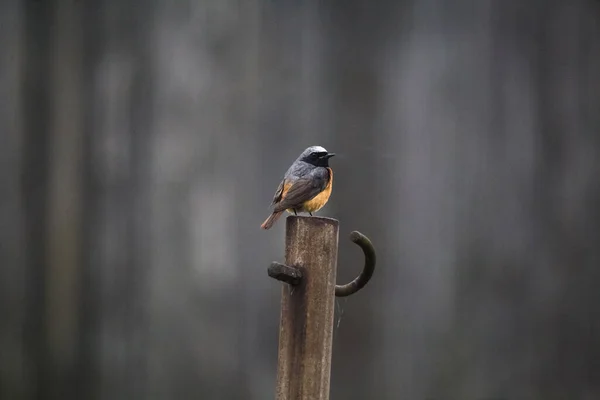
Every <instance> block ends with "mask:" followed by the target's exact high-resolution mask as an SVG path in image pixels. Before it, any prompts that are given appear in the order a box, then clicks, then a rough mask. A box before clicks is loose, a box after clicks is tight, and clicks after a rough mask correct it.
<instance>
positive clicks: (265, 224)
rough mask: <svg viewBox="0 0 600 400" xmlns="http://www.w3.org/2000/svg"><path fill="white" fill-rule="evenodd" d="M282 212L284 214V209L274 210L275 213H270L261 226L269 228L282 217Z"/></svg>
mask: <svg viewBox="0 0 600 400" xmlns="http://www.w3.org/2000/svg"><path fill="white" fill-rule="evenodd" d="M281 214H283V211H278V212H274V213H273V214H271V215H269V218H267V219H266V220H265V222H263V223H262V225H261V226H260V227H261V228H262V229H269V228H270V227H272V226H273V224H274V223H275V222H277V220H278V219H279V217H281Z"/></svg>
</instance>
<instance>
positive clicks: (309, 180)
mask: <svg viewBox="0 0 600 400" xmlns="http://www.w3.org/2000/svg"><path fill="white" fill-rule="evenodd" d="M328 180H329V171H327V169H325V168H318V169H316V170H315V171H313V172H312V173H311V174H310V175H309V176H308V177H306V178H299V179H297V180H295V181H294V182H293V183H292V185H291V186H290V188H289V189H288V190H287V191H286V192H285V194H284V195H283V199H282V200H281V201H280V202H279V203H278V204H277V205H276V206H275V208H274V210H273V211H275V212H278V211H283V210H286V209H288V208H296V207H299V206H300V205H301V204H302V203H304V202H305V201H308V200H310V199H312V198H313V197H315V196H316V195H318V194H319V193H321V192H322V191H323V189H325V187H326V186H327V182H328Z"/></svg>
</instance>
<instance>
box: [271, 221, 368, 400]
mask: <svg viewBox="0 0 600 400" xmlns="http://www.w3.org/2000/svg"><path fill="white" fill-rule="evenodd" d="M338 225H339V224H338V221H337V220H335V219H331V218H322V217H298V216H290V217H288V218H287V220H286V240H285V261H286V264H285V265H284V264H279V263H276V262H274V263H273V264H272V265H271V267H270V268H269V270H268V273H269V276H271V277H273V278H275V279H278V280H280V281H283V282H286V283H288V285H285V286H284V287H283V288H282V299H281V320H280V329H279V356H278V371H277V388H276V399H277V400H301V399H306V400H308V399H310V400H313V399H314V400H327V399H329V378H330V372H331V345H332V336H333V314H334V307H335V296H336V295H337V296H348V295H350V294H352V293H355V292H356V291H358V290H360V289H361V288H362V287H363V286H364V285H365V284H366V283H367V282H368V280H369V279H370V278H371V276H372V274H373V269H374V267H375V253H374V250H373V248H372V245H371V243H370V241H369V240H368V239H367V238H366V237H365V236H363V235H362V234H360V233H358V232H353V233H352V236H351V239H352V240H353V241H354V242H355V243H357V244H359V245H360V246H361V247H362V248H363V251H365V255H366V256H367V257H366V259H367V262H366V264H365V269H364V271H363V273H362V274H361V275H360V276H359V277H358V278H357V279H355V280H354V281H353V282H351V283H349V284H348V285H344V286H337V287H336V284H335V278H336V268H337V253H338ZM369 246H370V247H369Z"/></svg>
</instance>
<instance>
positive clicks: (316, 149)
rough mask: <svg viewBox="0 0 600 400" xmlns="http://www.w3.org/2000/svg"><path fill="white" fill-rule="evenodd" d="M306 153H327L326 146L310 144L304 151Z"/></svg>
mask: <svg viewBox="0 0 600 400" xmlns="http://www.w3.org/2000/svg"><path fill="white" fill-rule="evenodd" d="M304 152H305V153H327V150H325V148H324V147H321V146H310V147H309V148H308V149H306V150H305V151H304Z"/></svg>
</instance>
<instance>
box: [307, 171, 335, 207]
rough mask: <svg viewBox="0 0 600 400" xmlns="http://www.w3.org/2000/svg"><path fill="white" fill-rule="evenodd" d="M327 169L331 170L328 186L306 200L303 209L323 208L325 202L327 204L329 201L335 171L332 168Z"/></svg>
mask: <svg viewBox="0 0 600 400" xmlns="http://www.w3.org/2000/svg"><path fill="white" fill-rule="evenodd" d="M327 169H328V170H329V182H327V186H326V187H325V189H323V191H322V192H321V193H319V194H318V195H316V196H315V197H313V198H312V199H310V200H308V201H307V202H305V203H304V205H303V206H302V209H303V210H302V211H305V212H315V211H319V210H320V209H321V208H323V206H324V205H325V204H327V201H329V196H331V186H332V184H333V171H332V170H331V168H327Z"/></svg>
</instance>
